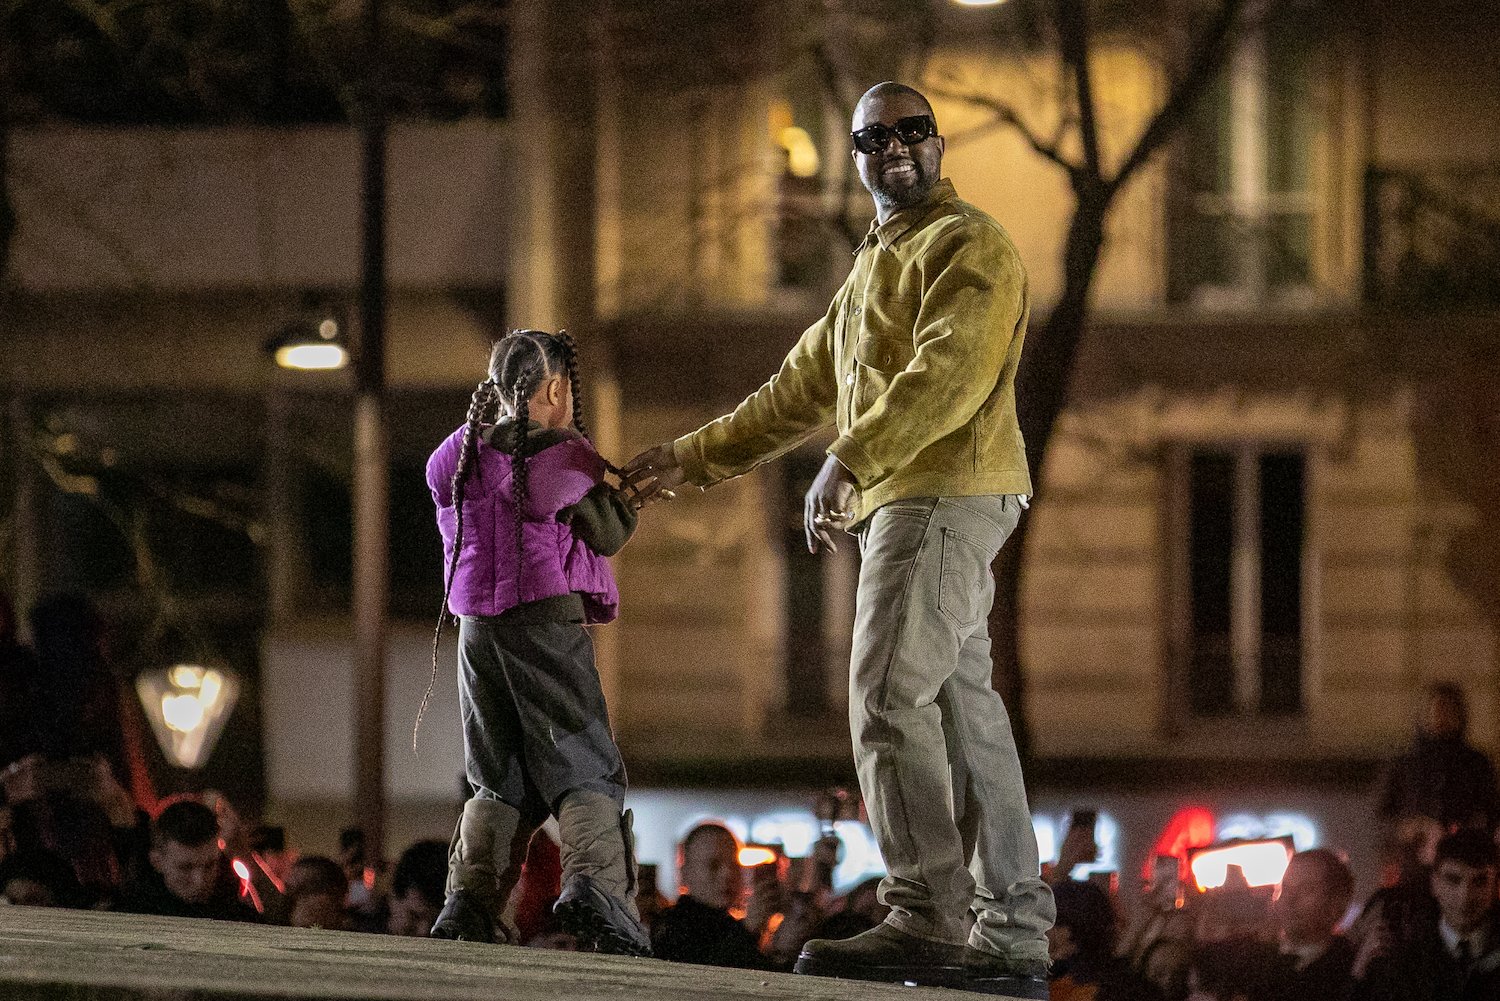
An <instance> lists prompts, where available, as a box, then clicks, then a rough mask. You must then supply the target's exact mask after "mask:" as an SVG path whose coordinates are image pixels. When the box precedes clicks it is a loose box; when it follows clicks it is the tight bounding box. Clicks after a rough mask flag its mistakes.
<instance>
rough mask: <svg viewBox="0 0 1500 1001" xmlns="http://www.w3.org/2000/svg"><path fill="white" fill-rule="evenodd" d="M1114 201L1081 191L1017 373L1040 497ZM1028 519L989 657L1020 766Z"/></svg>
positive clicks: (1001, 566) (1003, 559) (1004, 571)
mask: <svg viewBox="0 0 1500 1001" xmlns="http://www.w3.org/2000/svg"><path fill="white" fill-rule="evenodd" d="M1110 200H1111V199H1110V196H1109V195H1108V194H1105V193H1103V192H1102V191H1101V190H1098V189H1092V190H1086V191H1084V192H1080V195H1079V199H1078V206H1077V209H1076V210H1075V212H1074V213H1073V221H1072V222H1071V223H1070V224H1069V226H1068V240H1067V248H1066V251H1065V254H1066V256H1065V257H1064V284H1063V292H1062V296H1061V297H1060V298H1059V299H1058V302H1057V305H1056V306H1055V307H1054V308H1053V310H1052V313H1051V315H1050V316H1048V317H1047V321H1046V322H1045V323H1044V324H1042V326H1041V328H1040V329H1038V330H1037V331H1036V332H1035V334H1033V335H1031V336H1030V337H1028V338H1027V341H1028V343H1027V345H1026V351H1025V354H1024V355H1023V361H1022V364H1021V369H1020V371H1019V372H1018V373H1017V375H1016V410H1017V414H1018V416H1019V418H1020V422H1021V432H1022V434H1023V435H1025V438H1026V461H1027V463H1028V464H1029V465H1030V467H1031V476H1032V480H1033V483H1032V486H1033V489H1034V490H1037V491H1038V492H1040V489H1041V476H1042V457H1043V456H1044V455H1046V453H1047V445H1048V442H1049V441H1050V440H1051V437H1052V429H1053V427H1054V426H1055V425H1056V424H1057V418H1058V415H1059V414H1061V413H1062V408H1063V405H1064V404H1065V403H1066V402H1067V399H1068V389H1069V384H1070V382H1071V377H1072V373H1073V362H1074V358H1075V356H1076V355H1077V353H1078V345H1079V343H1080V342H1081V341H1082V339H1083V330H1084V320H1085V319H1086V317H1087V311H1088V299H1089V290H1090V289H1091V288H1092V286H1093V282H1094V274H1095V271H1096V269H1097V267H1098V264H1099V253H1100V250H1101V249H1102V247H1103V245H1104V217H1105V215H1106V214H1107V213H1108V211H1109V205H1110ZM1029 525H1030V518H1029V517H1027V518H1022V519H1021V521H1020V523H1019V524H1018V525H1017V526H1016V530H1015V532H1014V533H1013V534H1012V535H1011V537H1010V539H1009V540H1008V541H1007V542H1006V544H1005V546H1004V548H1002V549H1001V550H1000V555H999V556H997V557H996V558H995V563H994V567H993V570H994V574H995V603H994V605H993V606H992V607H991V609H990V617H989V625H990V636H991V637H992V639H993V643H994V646H993V650H992V654H991V656H992V657H993V658H994V662H995V667H994V674H993V676H992V680H993V683H994V686H995V690H996V691H997V692H999V693H1000V695H1001V697H1002V698H1003V699H1004V700H1005V705H1006V708H1007V710H1008V711H1009V713H1010V720H1011V728H1012V730H1013V731H1014V732H1015V737H1016V747H1017V748H1018V749H1019V751H1020V753H1021V757H1022V759H1023V760H1025V759H1027V758H1029V757H1030V756H1031V750H1032V746H1031V727H1030V722H1029V717H1028V716H1027V712H1026V686H1025V683H1024V679H1025V677H1026V671H1025V668H1024V666H1023V664H1022V662H1021V642H1020V640H1021V636H1020V621H1021V586H1022V583H1023V580H1024V577H1025V573H1024V571H1025V566H1026V539H1027V537H1028V535H1029V532H1028V526H1029Z"/></svg>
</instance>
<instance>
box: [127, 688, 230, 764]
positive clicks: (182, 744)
mask: <svg viewBox="0 0 1500 1001" xmlns="http://www.w3.org/2000/svg"><path fill="white" fill-rule="evenodd" d="M135 691H136V694H137V695H138V696H140V700H141V706H142V707H143V708H144V709H145V710H146V718H147V719H149V720H150V721H151V729H152V731H153V732H154V733H155V734H156V741H157V743H159V744H160V745H161V749H162V753H163V754H165V755H166V756H167V759H168V760H169V761H171V762H172V763H173V764H175V765H176V766H177V767H179V768H197V767H198V766H199V765H202V764H203V762H205V761H207V760H208V756H209V754H210V753H212V752H213V749H214V742H215V741H217V740H218V739H219V734H220V733H221V732H222V731H223V729H224V723H225V722H226V721H227V720H228V719H229V714H230V712H231V711H233V709H234V704H235V702H236V701H237V700H238V699H239V697H240V681H239V678H237V677H236V676H235V674H234V672H233V671H230V670H227V669H224V668H217V667H200V666H198V665H196V664H177V665H175V666H173V667H168V668H163V669H161V670H158V671H147V672H145V673H144V674H142V675H140V676H139V677H138V678H136V679H135Z"/></svg>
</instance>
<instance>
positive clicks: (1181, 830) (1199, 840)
mask: <svg viewBox="0 0 1500 1001" xmlns="http://www.w3.org/2000/svg"><path fill="white" fill-rule="evenodd" d="M1213 843H1214V815H1213V811H1212V810H1209V809H1206V808H1204V807H1201V806H1185V807H1183V808H1182V809H1180V810H1178V811H1177V812H1176V813H1174V814H1172V819H1171V820H1169V821H1167V826H1166V827H1163V828H1162V830H1161V834H1160V835H1158V836H1157V839H1156V844H1155V846H1153V847H1152V849H1151V851H1150V853H1149V854H1147V855H1146V864H1145V867H1144V870H1143V872H1142V876H1143V877H1144V878H1146V879H1150V878H1151V864H1152V860H1153V859H1154V858H1156V856H1158V855H1170V856H1171V857H1173V858H1175V859H1177V860H1179V861H1180V862H1184V863H1185V862H1186V861H1187V857H1188V853H1189V852H1191V851H1192V850H1193V849H1194V848H1206V847H1207V846H1209V845H1211V844H1213Z"/></svg>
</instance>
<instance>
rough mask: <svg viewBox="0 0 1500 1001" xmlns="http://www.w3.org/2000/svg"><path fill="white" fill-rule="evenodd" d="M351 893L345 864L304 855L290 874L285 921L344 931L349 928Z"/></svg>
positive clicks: (299, 926) (296, 926)
mask: <svg viewBox="0 0 1500 1001" xmlns="http://www.w3.org/2000/svg"><path fill="white" fill-rule="evenodd" d="M348 894H349V881H348V879H347V878H346V877H345V874H344V869H343V867H342V866H340V865H339V864H338V863H337V862H335V861H334V860H333V859H331V858H328V857H326V856H323V855H307V856H304V857H303V858H300V859H298V860H297V861H296V862H295V863H293V865H292V868H291V871H289V872H288V873H287V877H286V890H285V902H284V905H283V906H284V908H285V913H286V923H287V924H289V925H291V926H292V927H293V928H325V929H328V930H329V931H345V930H347V929H348V928H349V914H348V912H347V911H346V910H345V907H344V902H345V900H346V898H347V897H348Z"/></svg>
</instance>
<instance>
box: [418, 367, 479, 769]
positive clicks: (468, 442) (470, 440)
mask: <svg viewBox="0 0 1500 1001" xmlns="http://www.w3.org/2000/svg"><path fill="white" fill-rule="evenodd" d="M495 402H496V394H495V380H494V379H486V380H484V381H483V382H481V383H480V384H479V386H478V388H477V389H475V390H474V395H473V397H472V398H470V400H469V414H468V417H467V419H466V420H465V423H464V439H463V446H462V447H461V448H460V449H459V452H458V465H457V466H456V467H455V468H454V470H453V482H452V485H451V489H450V493H451V494H452V496H453V511H454V533H453V555H452V556H450V557H449V558H448V570H447V572H446V573H445V574H444V575H443V603H442V605H440V606H439V607H438V620H437V628H435V629H434V630H433V631H432V676H431V677H430V678H428V679H427V691H425V692H423V693H422V704H421V706H419V707H418V709H417V721H416V723H415V724H413V725H412V728H411V749H412V753H413V754H415V753H416V751H417V732H418V731H419V730H420V729H421V728H422V716H423V715H424V714H425V713H426V712H427V703H428V702H429V701H430V700H431V699H432V688H433V685H434V684H436V683H437V670H438V646H439V644H440V643H441V642H442V639H443V620H444V619H445V618H447V616H448V598H449V597H451V596H452V594H453V578H454V576H455V575H456V574H457V573H458V557H459V552H460V550H461V549H462V548H463V544H464V483H465V481H467V480H468V478H469V466H470V463H471V462H472V460H473V458H474V453H475V452H476V451H477V450H478V443H477V441H476V439H477V438H478V436H479V425H480V424H481V423H482V422H483V421H484V418H485V416H486V415H487V414H488V413H489V410H490V408H491V407H493V406H494V405H495Z"/></svg>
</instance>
